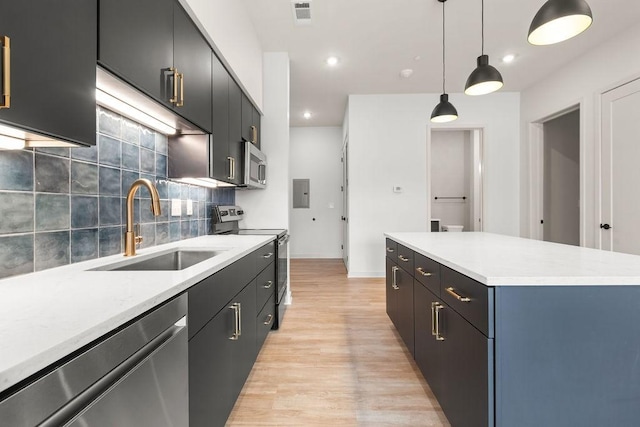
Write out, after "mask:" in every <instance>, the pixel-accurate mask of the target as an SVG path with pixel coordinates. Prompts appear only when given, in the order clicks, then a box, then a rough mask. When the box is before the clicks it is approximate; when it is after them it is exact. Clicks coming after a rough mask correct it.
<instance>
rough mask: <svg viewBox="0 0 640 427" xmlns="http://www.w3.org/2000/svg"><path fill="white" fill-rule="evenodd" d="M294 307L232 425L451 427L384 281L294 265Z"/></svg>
mask: <svg viewBox="0 0 640 427" xmlns="http://www.w3.org/2000/svg"><path fill="white" fill-rule="evenodd" d="M290 282H291V289H292V294H293V304H292V305H291V306H289V308H288V310H287V312H286V315H285V319H284V322H283V324H282V327H281V329H280V330H278V331H272V332H271V333H270V334H269V337H268V338H267V341H266V343H265V345H264V346H263V348H262V351H261V352H260V355H259V356H258V360H257V362H256V364H255V366H254V368H253V371H252V373H251V375H250V376H249V379H248V380H247V383H246V384H245V386H244V389H243V390H242V394H241V395H240V397H239V398H238V401H237V402H236V406H235V408H234V410H233V412H232V413H231V416H230V417H229V420H228V422H227V425H228V426H412V427H415V426H448V425H449V424H448V423H447V421H446V418H445V417H444V415H443V414H442V410H441V409H440V407H439V405H438V403H437V401H436V400H435V398H434V397H433V394H432V392H431V390H430V389H429V386H428V385H427V383H426V382H425V381H424V379H423V378H422V375H421V374H420V371H419V369H418V368H417V366H416V365H415V362H414V361H413V359H412V357H411V355H410V354H409V353H408V351H407V350H406V349H405V347H404V346H403V345H402V344H401V339H400V337H399V335H398V334H397V332H396V330H395V328H394V327H393V325H392V323H391V321H390V320H389V318H388V317H387V314H386V313H385V286H384V279H347V276H346V271H345V268H344V264H343V263H342V260H317V259H313V260H292V262H291V278H290Z"/></svg>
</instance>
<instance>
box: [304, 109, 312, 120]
mask: <svg viewBox="0 0 640 427" xmlns="http://www.w3.org/2000/svg"><path fill="white" fill-rule="evenodd" d="M303 116H304V118H305V119H307V120H309V119H310V118H311V113H310V112H308V111H305V112H304V114H303Z"/></svg>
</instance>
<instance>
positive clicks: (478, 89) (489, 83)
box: [464, 55, 504, 95]
mask: <svg viewBox="0 0 640 427" xmlns="http://www.w3.org/2000/svg"><path fill="white" fill-rule="evenodd" d="M503 85H504V82H503V81H502V75H500V72H499V71H498V70H496V68H495V67H493V66H491V65H489V56H488V55H480V56H478V66H477V67H476V69H475V70H473V71H472V72H471V75H469V78H468V79H467V84H466V85H465V86H464V93H466V94H467V95H485V94H487V93H491V92H495V91H497V90H498V89H500V88H501V87H502V86H503Z"/></svg>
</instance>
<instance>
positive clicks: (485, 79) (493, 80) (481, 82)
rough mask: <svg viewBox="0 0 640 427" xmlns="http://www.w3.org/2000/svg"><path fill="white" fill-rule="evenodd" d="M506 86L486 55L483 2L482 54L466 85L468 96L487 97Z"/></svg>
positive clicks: (465, 90) (465, 91) (465, 89)
mask: <svg viewBox="0 0 640 427" xmlns="http://www.w3.org/2000/svg"><path fill="white" fill-rule="evenodd" d="M503 85H504V83H503V81H502V76H501V75H500V72H499V71H498V70H497V69H496V68H495V67H492V66H491V65H489V55H485V54H484V0H482V54H481V55H480V56H478V66H477V67H476V69H475V70H473V71H472V72H471V74H470V75H469V78H468V79H467V84H465V85H464V93H465V94H467V95H473V96H475V95H486V94H488V93H491V92H495V91H497V90H498V89H500V88H501V87H502V86H503Z"/></svg>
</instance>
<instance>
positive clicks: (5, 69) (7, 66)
mask: <svg viewBox="0 0 640 427" xmlns="http://www.w3.org/2000/svg"><path fill="white" fill-rule="evenodd" d="M0 42H1V43H2V102H1V103H0V108H11V39H10V38H9V37H7V36H2V37H0Z"/></svg>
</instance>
